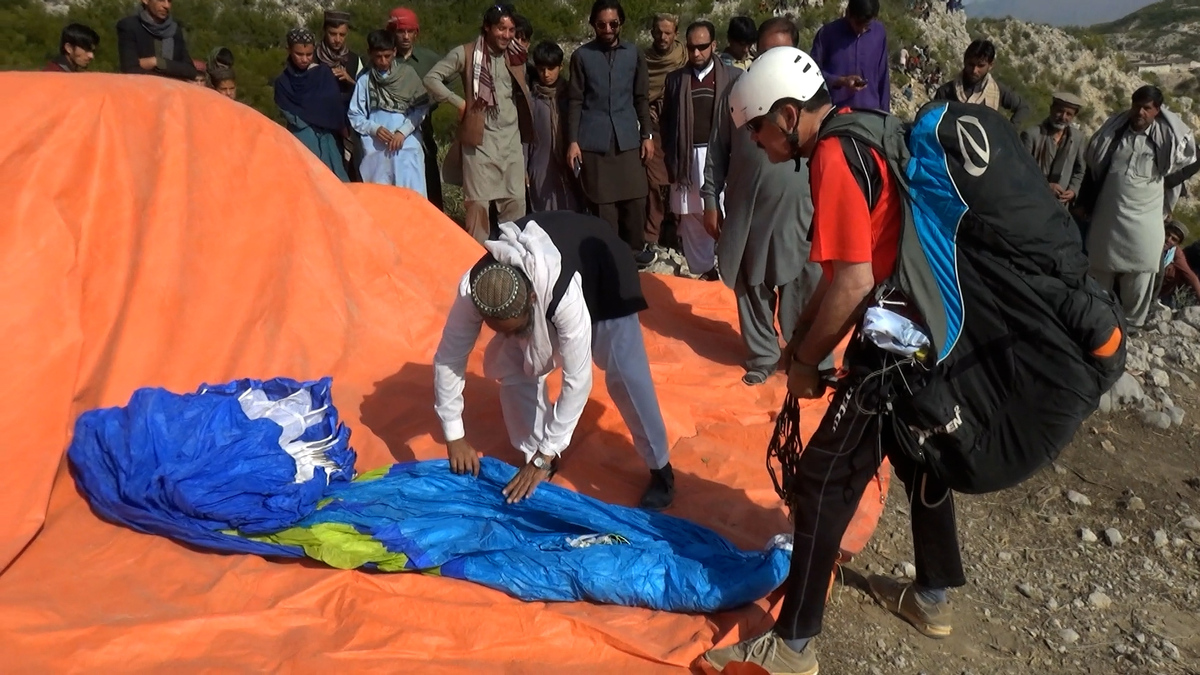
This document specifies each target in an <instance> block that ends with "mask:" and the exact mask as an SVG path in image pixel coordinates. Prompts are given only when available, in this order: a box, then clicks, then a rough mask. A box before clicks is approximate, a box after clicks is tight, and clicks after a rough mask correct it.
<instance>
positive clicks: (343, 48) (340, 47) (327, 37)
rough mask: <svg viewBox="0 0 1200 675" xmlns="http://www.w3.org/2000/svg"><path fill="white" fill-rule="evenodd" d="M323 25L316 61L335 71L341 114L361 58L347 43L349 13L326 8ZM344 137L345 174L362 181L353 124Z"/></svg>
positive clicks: (359, 70)
mask: <svg viewBox="0 0 1200 675" xmlns="http://www.w3.org/2000/svg"><path fill="white" fill-rule="evenodd" d="M324 19H325V20H324V24H323V25H322V26H321V44H319V45H317V51H316V57H317V62H319V63H323V64H325V65H326V66H328V67H329V69H330V70H332V71H333V75H334V77H336V78H337V80H338V88H339V89H340V90H341V92H342V113H343V114H345V113H346V112H347V111H349V110H350V99H351V98H352V97H353V96H354V85H355V83H356V82H357V81H358V76H359V75H361V74H362V72H363V68H364V66H363V62H362V59H360V58H359V57H358V54H355V53H354V52H352V51H350V47H348V46H347V45H346V36H347V35H349V34H350V12H343V11H340V10H333V9H331V10H327V11H326V12H325V16H324ZM343 128H344V130H345V131H344V132H343V135H342V138H341V141H340V142H341V152H342V160H343V162H344V163H345V165H346V175H348V176H350V180H352V181H354V182H356V183H357V182H360V181H362V176H361V175H360V174H359V171H358V167H359V165H360V164H361V163H362V156H363V146H362V141H361V140H360V139H359V137H358V135H357V134H355V133H353V131H352V130H351V129H350V125H348V124H347V125H343Z"/></svg>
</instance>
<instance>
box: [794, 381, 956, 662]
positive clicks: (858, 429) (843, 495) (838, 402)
mask: <svg viewBox="0 0 1200 675" xmlns="http://www.w3.org/2000/svg"><path fill="white" fill-rule="evenodd" d="M852 372H853V371H852ZM862 381H863V375H862V374H861V373H859V374H852V375H850V376H849V377H847V378H845V379H844V380H843V381H842V382H841V384H840V385H839V386H838V389H837V391H836V392H835V393H834V396H833V401H832V402H831V403H830V405H829V410H828V411H827V412H826V413H825V417H824V418H823V419H822V420H821V424H820V426H819V427H817V430H816V432H815V433H814V434H813V436H812V439H811V440H810V441H809V443H808V446H807V447H806V448H805V449H804V453H803V454H802V455H801V456H800V460H799V463H798V467H797V468H798V471H799V476H798V478H797V482H796V485H797V490H798V492H799V497H798V498H797V506H796V507H795V509H794V511H793V514H792V515H793V519H794V520H795V523H796V530H795V539H794V542H793V548H792V567H791V571H790V573H789V574H788V578H787V581H786V582H785V583H784V588H785V589H786V590H785V595H784V599H783V607H782V608H781V609H780V613H779V620H778V621H777V622H776V624H775V632H776V633H777V634H779V636H781V637H783V638H784V639H787V640H794V639H800V638H808V637H813V636H815V635H817V634H818V633H820V632H821V619H822V617H823V616H824V613H825V598H826V593H827V591H828V588H829V578H830V574H831V572H832V571H833V566H834V563H835V562H836V560H837V556H838V548H839V545H840V544H841V541H842V535H843V534H844V533H845V531H846V528H847V527H848V526H849V525H850V520H851V519H852V518H853V516H854V512H855V510H856V509H857V508H858V502H859V499H860V498H861V497H862V494H863V491H864V490H865V489H866V486H867V483H868V482H870V481H871V479H872V478H873V477H874V476H875V472H876V471H877V470H878V468H879V465H880V463H881V462H882V461H883V457H884V456H885V455H886V456H887V457H888V458H889V459H890V460H891V461H892V466H893V467H894V468H895V470H896V475H897V476H898V477H899V478H900V480H901V481H903V482H904V487H905V493H906V494H907V495H908V501H909V507H910V513H911V514H912V537H913V548H914V549H915V553H916V558H915V564H916V568H917V583H918V584H919V585H920V586H922V587H924V588H953V587H957V586H962V585H964V584H966V578H965V577H964V575H963V569H962V558H961V556H960V553H959V549H958V534H957V528H956V526H955V522H954V498H953V496H952V494H951V492H950V491H949V490H948V489H946V488H945V487H944V486H943V485H942V484H941V483H940V482H939V481H937V479H936V478H934V477H933V476H931V475H928V474H927V473H925V472H924V471H923V470H922V469H921V467H920V466H918V465H917V464H916V463H915V462H914V461H913V460H911V459H910V458H909V457H908V456H907V455H905V454H903V453H902V452H900V451H899V450H898V448H897V446H896V443H895V440H894V438H893V436H892V426H891V422H890V421H889V420H887V419H885V418H883V417H881V416H880V415H877V414H874V413H873V412H872V411H871V409H872V408H874V402H873V401H871V400H862V398H861V397H860V396H859V390H860V383H861V382H862ZM860 404H861V406H860Z"/></svg>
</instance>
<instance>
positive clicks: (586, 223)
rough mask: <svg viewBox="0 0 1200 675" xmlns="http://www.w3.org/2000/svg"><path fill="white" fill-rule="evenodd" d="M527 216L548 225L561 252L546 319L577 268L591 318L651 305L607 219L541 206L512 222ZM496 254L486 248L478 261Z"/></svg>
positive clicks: (619, 314) (633, 264) (522, 223)
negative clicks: (541, 207) (548, 209)
mask: <svg viewBox="0 0 1200 675" xmlns="http://www.w3.org/2000/svg"><path fill="white" fill-rule="evenodd" d="M531 221H533V222H536V223H537V224H538V226H539V227H541V228H542V229H543V230H545V231H546V234H547V235H548V236H549V237H550V241H552V242H554V246H555V248H557V249H558V252H559V254H560V255H561V256H562V270H561V271H560V272H559V275H558V281H557V282H556V283H555V285H554V291H553V293H552V294H551V296H550V302H549V304H547V305H546V318H547V319H548V320H552V319H553V318H554V313H555V312H556V311H557V310H558V305H559V303H560V302H562V299H563V295H564V294H566V292H567V288H568V287H569V286H570V284H571V278H572V277H573V276H575V273H576V272H578V273H579V277H580V280H581V281H582V285H583V300H584V302H585V303H586V304H587V308H588V314H590V315H591V317H592V323H596V322H598V321H608V320H610V319H620V318H621V317H625V316H629V315H631V314H637V313H638V312H640V311H642V310H644V309H646V308H647V307H649V305H647V304H646V298H645V296H643V295H642V280H641V277H639V276H638V271H637V263H636V262H634V260H633V252H632V251H630V250H629V244H626V243H625V242H624V241H622V240H621V238H620V237H618V236H617V233H616V231H614V230H613V228H612V225H609V224H608V222H607V221H604V220H601V219H600V218H597V217H595V216H589V215H585V214H581V213H575V212H574V211H544V212H541V213H537V214H533V215H529V216H525V217H523V218H519V219H517V220H516V221H515V222H516V225H517V227H520V228H521V229H522V230H523V229H525V225H526V224H527V223H529V222H531ZM494 260H495V259H494V258H493V257H492V254H490V253H489V254H487V255H485V256H483V258H482V259H480V261H479V262H478V263H476V267H479V266H481V265H486V264H488V263H490V262H493V261H494Z"/></svg>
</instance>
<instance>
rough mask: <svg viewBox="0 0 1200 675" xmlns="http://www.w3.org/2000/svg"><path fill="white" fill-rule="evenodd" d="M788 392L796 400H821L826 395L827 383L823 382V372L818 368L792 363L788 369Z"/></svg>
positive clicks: (797, 362) (801, 363)
mask: <svg viewBox="0 0 1200 675" xmlns="http://www.w3.org/2000/svg"><path fill="white" fill-rule="evenodd" d="M788 391H789V392H791V394H792V396H795V397H796V398H821V395H822V394H824V393H825V383H824V382H822V381H821V371H820V370H818V369H817V366H814V365H811V364H808V363H803V362H801V361H792V364H791V367H790V368H789V369H788Z"/></svg>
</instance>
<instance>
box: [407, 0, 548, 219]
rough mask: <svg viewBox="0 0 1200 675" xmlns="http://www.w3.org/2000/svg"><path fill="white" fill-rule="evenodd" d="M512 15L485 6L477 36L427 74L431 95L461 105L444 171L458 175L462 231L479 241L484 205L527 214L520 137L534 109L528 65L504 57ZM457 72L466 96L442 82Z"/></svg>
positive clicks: (508, 214)
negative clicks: (456, 127)
mask: <svg viewBox="0 0 1200 675" xmlns="http://www.w3.org/2000/svg"><path fill="white" fill-rule="evenodd" d="M514 16H516V12H515V11H514V10H513V8H512V6H511V5H505V4H499V5H493V6H491V7H489V8H488V9H487V11H486V12H484V15H483V25H482V26H481V27H480V30H479V37H477V38H476V39H475V40H474V41H473V42H468V43H466V44H464V45H459V46H458V47H455V48H454V49H452V50H450V53H449V54H447V55H446V57H445V58H443V59H442V60H441V61H439V62H438V63H437V65H435V66H434V67H433V68H432V69H430V71H429V73H428V74H427V75H426V76H425V88H426V89H427V90H428V91H429V94H430V95H431V96H432V97H433V99H434V100H435V101H437V102H439V103H449V104H450V105H453V106H454V107H455V108H457V109H458V115H459V124H458V138H457V140H456V141H455V145H454V146H453V147H451V149H450V153H449V155H447V157H446V162H445V166H443V168H442V170H443V173H444V174H446V176H447V182H453V181H452V180H451V179H452V178H453V179H458V178H460V176H461V183H462V187H463V201H464V206H465V207H466V212H467V213H466V230H467V232H469V233H470V234H471V236H473V237H475V239H476V241H479V242H483V241H485V240H487V238H488V236H489V235H490V234H491V221H490V218H489V214H488V209H489V207H490V206H492V205H493V204H494V205H495V207H496V211H497V214H498V218H499V222H511V221H514V220H516V219H518V218H520V217H521V216H523V215H525V158H524V156H523V155H522V153H521V143H522V141H526V142H527V141H529V140H530V138H529V135H530V133H531V132H532V129H533V113H532V112H531V111H530V109H529V101H530V100H531V99H532V97H531V96H530V95H529V85H528V83H527V82H526V79H525V67H524V65H520V66H516V65H513V64H512V63H510V61H509V60H508V58H507V56H508V54H509V53H510V45H511V44H512V41H513V36H514V33H515V30H516V23H515V22H514V20H513V17H514ZM454 78H462V81H463V92H464V94H465V95H466V96H465V98H464V97H462V96H459V95H458V94H455V93H454V92H453V91H451V90H450V88H449V87H447V86H446V83H447V82H449V81H451V80H453V79H454ZM518 94H520V96H518ZM455 174H460V175H455Z"/></svg>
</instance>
